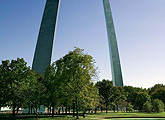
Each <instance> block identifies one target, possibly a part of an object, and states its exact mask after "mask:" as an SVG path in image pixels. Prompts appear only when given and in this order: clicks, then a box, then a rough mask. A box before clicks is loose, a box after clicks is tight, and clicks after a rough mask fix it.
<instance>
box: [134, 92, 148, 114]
mask: <svg viewBox="0 0 165 120" xmlns="http://www.w3.org/2000/svg"><path fill="white" fill-rule="evenodd" d="M147 101H149V102H150V101H151V98H150V95H148V93H146V92H138V93H137V94H136V98H135V102H136V108H137V109H138V110H140V111H141V110H142V106H143V104H144V103H145V102H147Z"/></svg>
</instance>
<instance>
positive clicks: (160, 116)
mask: <svg viewBox="0 0 165 120" xmlns="http://www.w3.org/2000/svg"><path fill="white" fill-rule="evenodd" d="M22 117H24V118H23V119H22ZM34 117H35V116H19V120H75V118H73V117H72V116H71V115H55V116H54V117H51V116H48V115H46V116H45V115H42V116H41V115H40V116H39V118H38V119H37V118H34ZM126 118H129V119H130V120H137V119H138V118H140V119H141V120H147V119H148V118H152V119H150V120H165V112H162V113H112V112H111V113H108V114H106V113H98V114H93V115H89V114H88V115H86V117H85V118H83V117H82V116H80V117H79V120H121V119H123V120H125V119H126ZM142 118H144V119H142ZM2 119H3V118H1V119H0V120H2ZM5 119H6V118H5ZM6 120H7V119H6Z"/></svg>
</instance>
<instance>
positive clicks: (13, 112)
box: [12, 104, 16, 117]
mask: <svg viewBox="0 0 165 120" xmlns="http://www.w3.org/2000/svg"><path fill="white" fill-rule="evenodd" d="M15 107H16V106H15V104H13V111H12V117H15Z"/></svg>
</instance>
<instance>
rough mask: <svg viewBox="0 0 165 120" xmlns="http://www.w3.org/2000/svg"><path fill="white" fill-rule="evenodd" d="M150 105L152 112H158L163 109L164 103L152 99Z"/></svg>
mask: <svg viewBox="0 0 165 120" xmlns="http://www.w3.org/2000/svg"><path fill="white" fill-rule="evenodd" d="M152 105H153V110H154V112H158V113H160V112H163V111H164V103H163V102H162V101H161V100H159V99H154V100H153V102H152Z"/></svg>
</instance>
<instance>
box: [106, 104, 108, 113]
mask: <svg viewBox="0 0 165 120" xmlns="http://www.w3.org/2000/svg"><path fill="white" fill-rule="evenodd" d="M106 113H108V105H106Z"/></svg>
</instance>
